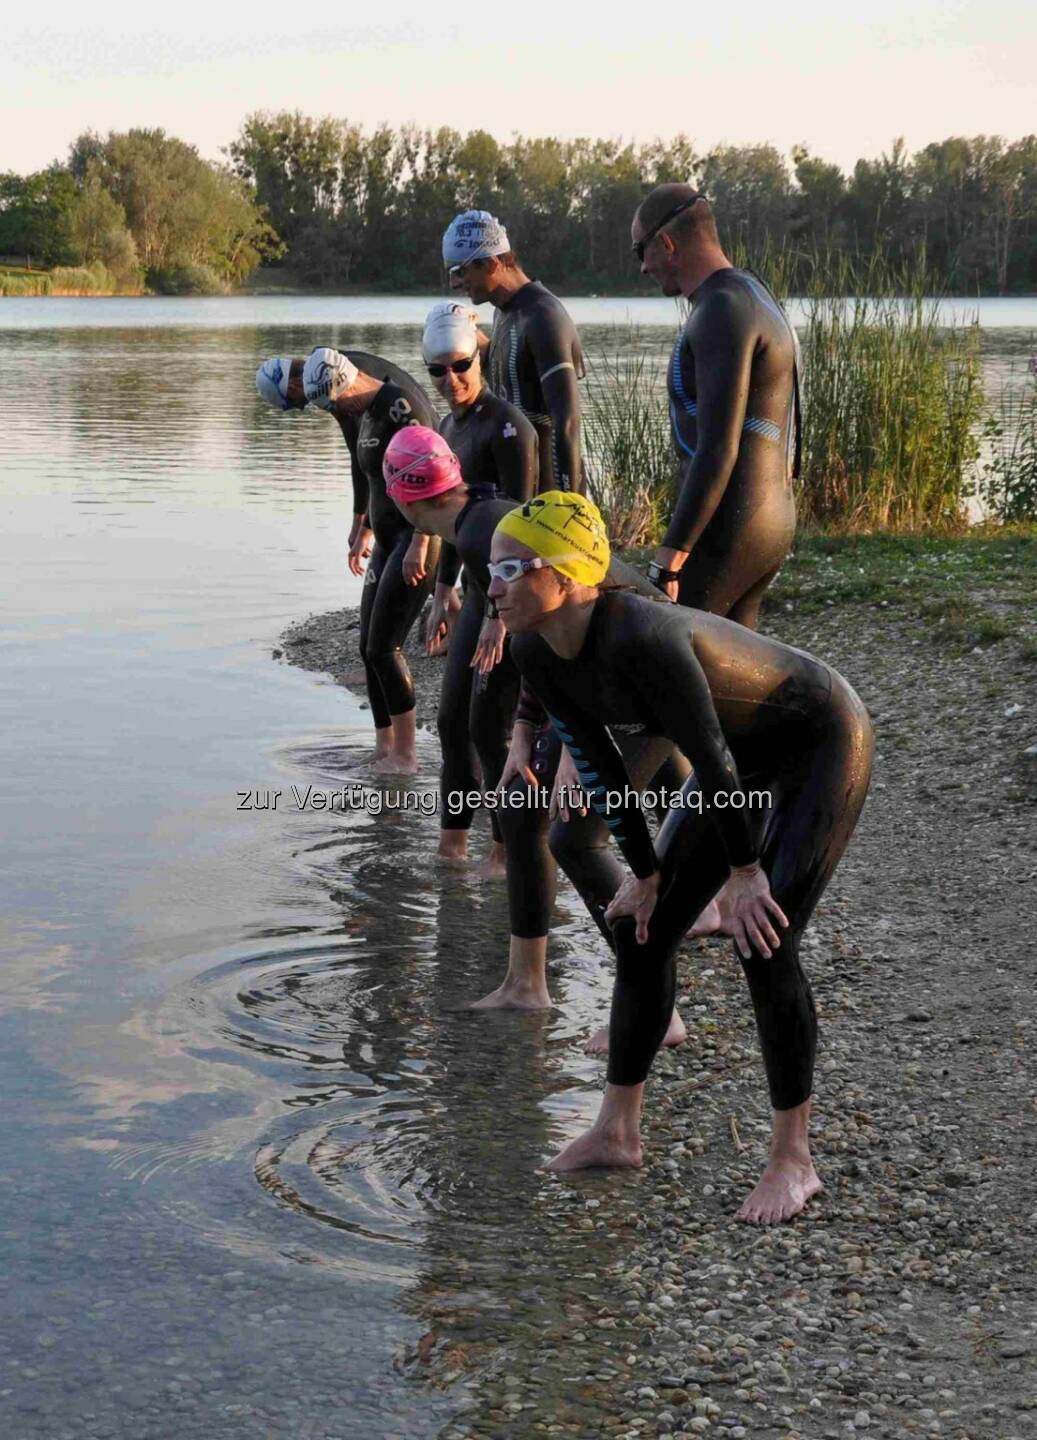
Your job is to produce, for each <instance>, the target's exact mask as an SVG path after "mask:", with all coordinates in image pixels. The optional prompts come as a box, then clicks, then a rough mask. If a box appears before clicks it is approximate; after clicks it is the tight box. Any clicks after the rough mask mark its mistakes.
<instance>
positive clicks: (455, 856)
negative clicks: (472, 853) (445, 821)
mask: <svg viewBox="0 0 1037 1440" xmlns="http://www.w3.org/2000/svg"><path fill="white" fill-rule="evenodd" d="M436 859H437V860H438V861H439V863H440V865H450V866H452V867H453V868H454V869H455V870H461V869H463V868H464V866H465V865H467V864H468V831H467V830H441V831H440V832H439V849H438V850H437V851H436Z"/></svg>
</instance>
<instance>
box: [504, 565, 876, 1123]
mask: <svg viewBox="0 0 1037 1440" xmlns="http://www.w3.org/2000/svg"><path fill="white" fill-rule="evenodd" d="M512 652H513V655H514V659H515V663H516V664H517V665H518V667H519V669H520V671H521V674H522V677H523V680H524V681H525V682H528V684H529V685H530V686H531V687H532V688H533V690H534V691H535V693H536V697H537V699H538V700H539V701H541V702H542V703H543V704H544V705H545V706H546V707H547V710H548V713H549V714H550V716H551V718H552V721H553V724H554V726H555V729H556V730H557V731H558V733H559V734H560V735H561V737H562V739H563V740H564V742H565V744H566V745H567V746H568V747H569V749H570V751H571V753H572V755H573V757H574V759H575V762H576V765H577V768H578V770H579V773H580V776H581V780H582V782H583V785H584V788H585V789H586V790H587V792H588V793H589V794H590V795H591V796H592V799H593V803H594V805H595V807H596V808H597V807H602V810H601V815H600V819H599V825H600V826H602V827H607V830H608V831H611V833H612V835H613V836H614V837H615V839H616V841H617V842H618V844H619V847H620V849H621V851H622V853H623V856H624V858H625V859H626V861H627V863H628V864H629V865H630V867H631V869H632V870H633V871H634V873H635V875H638V876H640V877H642V878H643V877H646V876H649V875H652V874H654V873H655V872H656V870H659V871H660V872H661V878H660V884H659V898H658V902H657V904H656V907H655V910H654V912H653V914H652V917H651V920H650V922H649V927H648V941H647V943H646V944H645V945H639V944H638V943H637V941H636V938H635V926H634V923H633V921H632V920H626V919H624V920H621V921H619V922H617V924H616V925H615V926H614V930H613V933H614V940H615V948H616V985H615V990H614V992H613V1002H612V1017H611V1028H610V1040H609V1069H608V1078H609V1080H610V1081H611V1082H612V1083H613V1084H616V1085H634V1084H638V1083H639V1082H640V1081H642V1080H644V1078H645V1076H646V1075H647V1074H648V1071H649V1068H650V1066H651V1063H652V1058H653V1056H654V1055H655V1052H656V1050H657V1049H658V1047H659V1045H660V1043H661V1042H662V1038H663V1036H664V1035H665V1033H666V1028H667V1025H668V1024H669V1020H670V1016H671V1014H672V1011H673V1002H674V993H675V974H676V966H675V959H674V957H675V955H676V952H677V948H678V946H679V944H680V942H681V940H682V939H683V937H684V935H685V934H686V932H687V930H688V927H689V925H690V924H691V922H692V921H693V920H694V918H695V917H696V915H698V914H699V912H700V911H701V910H702V907H703V906H704V905H705V904H706V903H707V901H709V900H710V899H711V898H712V896H713V895H715V894H716V892H717V890H718V889H719V888H720V886H721V885H722V884H723V882H724V880H725V879H726V878H727V876H728V873H729V866H730V865H741V864H747V863H749V862H751V861H752V860H754V859H757V858H759V860H760V861H761V863H762V865H763V868H764V870H765V871H766V873H767V876H768V878H769V881H770V886H771V893H772V894H773V896H774V898H775V899H776V900H777V902H778V904H779V905H780V906H781V908H782V909H783V911H784V912H785V914H786V916H787V917H788V919H789V928H788V929H787V930H781V929H780V928H779V927H775V928H776V929H778V933H779V935H780V936H781V944H780V946H779V947H778V949H777V950H776V951H775V952H774V953H773V954H772V955H771V958H770V959H768V960H764V959H762V958H760V957H758V956H757V955H756V954H755V953H754V954H753V956H752V958H751V959H749V960H743V961H742V967H743V970H744V971H745V975H746V978H747V980H748V982H749V989H750V992H751V994H752V1001H753V1008H754V1010H755V1013H756V1024H757V1029H758V1031H759V1036H760V1044H761V1048H762V1051H763V1058H764V1065H765V1067H766V1071H767V1079H768V1083H769V1087H770V1094H771V1103H772V1104H773V1106H774V1108H775V1109H777V1110H788V1109H793V1108H794V1107H795V1106H797V1105H800V1104H801V1103H802V1102H803V1101H804V1100H805V1099H806V1098H807V1097H808V1096H809V1094H810V1092H811V1087H812V1076H813V1063H814V1051H815V1044H816V1031H817V1021H816V1017H815V1013H814V1003H813V998H812V996H811V992H810V986H809V983H808V981H807V978H806V976H805V974H804V972H803V969H802V966H801V965H800V962H799V939H800V936H801V934H802V932H803V927H804V926H805V925H806V923H807V920H808V919H809V917H810V914H811V912H812V911H813V909H814V906H815V905H816V903H817V900H818V897H819V896H820V895H821V893H822V891H823V890H824V888H825V885H826V884H827V882H828V879H829V877H830V876H831V874H832V871H833V870H834V868H835V865H836V863H837V861H838V860H839V857H840V856H841V854H842V852H843V850H844V849H845V846H846V843H847V841H848V840H849V838H850V835H851V834H852V832H853V828H854V825H855V824H856V821H857V817H858V815H859V814H860V810H861V807H862V805H863V803H864V798H865V795H866V793H867V788H868V781H869V777H870V773H871V757H872V749H873V737H872V729H871V722H870V720H869V718H868V714H867V711H866V710H865V708H864V706H863V704H862V703H861V701H860V700H859V699H858V697H857V695H856V694H855V693H854V691H853V690H852V689H851V688H850V686H849V685H848V684H847V683H846V681H845V680H843V678H842V677H841V676H840V675H838V674H837V673H836V672H835V671H834V670H831V669H829V667H828V666H826V665H823V664H822V663H821V662H820V661H819V660H815V659H814V658H813V657H812V656H810V655H806V654H804V653H803V651H801V650H794V649H792V648H791V647H790V646H787V645H781V644H779V643H778V642H777V641H774V640H769V639H766V638H764V637H763V636H760V635H757V634H755V633H754V632H753V631H751V630H748V629H746V628H745V627H744V626H740V625H736V624H734V623H733V622H732V621H730V620H725V619H722V618H721V617H719V616H716V615H710V614H706V613H704V612H702V611H698V610H689V609H685V608H684V607H683V606H679V605H678V606H663V605H659V604H653V603H646V602H645V601H644V600H643V599H642V598H641V597H639V596H636V595H630V594H626V593H611V594H610V593H607V592H606V593H605V594H604V595H602V597H601V598H600V599H599V600H598V602H597V604H596V606H595V610H594V614H593V617H592V620H591V624H590V628H589V629H588V631H587V635H586V638H585V640H584V643H583V646H582V648H581V649H580V652H579V654H578V655H577V656H576V657H575V658H574V659H572V660H563V659H562V658H561V657H559V656H558V655H556V654H555V653H554V652H553V651H552V650H551V648H550V647H549V646H548V644H547V643H546V641H544V640H543V639H541V638H540V637H539V636H537V635H533V634H527V635H519V636H515V637H514V638H513V640H512ZM632 726H636V727H639V728H640V730H641V732H642V733H643V734H644V735H646V736H649V735H654V736H657V737H661V738H664V739H667V740H669V741H671V742H673V743H674V744H676V745H678V746H679V747H680V749H681V750H682V751H683V752H684V753H685V754H686V755H687V756H688V757H689V758H690V759H691V761H692V764H693V765H694V767H695V777H694V778H693V779H691V780H689V781H688V782H687V784H686V785H685V787H684V791H683V792H682V793H683V796H684V799H685V801H687V800H688V798H689V797H690V796H692V794H693V793H694V792H695V791H696V790H698V789H699V788H701V792H702V795H703V797H704V799H705V801H706V802H707V806H708V808H704V810H703V812H702V813H701V814H699V813H697V812H696V810H695V809H694V808H691V807H690V806H687V807H686V808H674V809H672V810H671V811H670V812H669V814H668V816H667V819H666V821H665V823H664V825H663V827H662V830H661V831H660V834H659V837H658V841H657V844H656V846H655V847H653V845H652V839H651V836H650V834H649V831H648V827H647V824H646V822H645V818H644V815H643V814H642V813H641V811H640V809H639V808H638V807H637V805H636V804H631V803H624V804H620V805H618V806H616V807H613V808H608V807H607V805H606V802H605V799H604V797H605V795H606V793H607V792H609V791H613V792H619V793H620V794H622V793H623V792H624V791H625V788H626V786H627V784H628V773H627V769H626V767H625V766H624V764H623V760H622V757H621V756H620V754H619V753H618V751H617V748H616V743H615V740H616V738H617V736H616V731H617V729H618V730H621V731H626V732H629V730H630V727H632ZM606 727H610V728H611V730H612V732H613V733H612V734H611V735H610V733H609V729H608V728H606ZM740 789H741V790H742V791H743V793H746V794H747V793H748V792H750V791H769V792H770V796H771V804H770V806H769V807H766V806H762V805H761V806H758V807H757V808H748V807H747V808H734V807H731V806H730V805H726V804H725V803H717V804H710V802H711V801H712V797H714V796H718V797H720V798H721V801H722V802H724V801H726V799H727V798H729V797H730V796H731V795H732V794H734V793H735V792H737V791H739V790H740ZM601 833H602V836H603V837H604V835H605V834H606V833H607V832H606V831H605V830H604V829H602V832H601ZM584 866H585V869H584V873H583V875H582V878H581V885H580V888H581V891H582V893H583V894H584V898H585V899H587V900H588V902H589V903H590V904H591V906H592V911H593V910H594V909H595V907H596V908H597V909H598V910H599V911H600V909H601V907H602V906H603V904H604V903H607V901H608V899H609V898H610V897H611V895H612V894H614V893H615V891H616V890H617V889H618V886H619V882H620V880H621V877H622V871H621V868H620V866H619V865H618V864H617V862H616V860H615V857H614V856H613V855H610V854H609V851H608V848H607V846H606V844H605V843H604V838H603V841H602V844H601V847H600V848H599V849H597V850H588V851H586V852H585V854H584Z"/></svg>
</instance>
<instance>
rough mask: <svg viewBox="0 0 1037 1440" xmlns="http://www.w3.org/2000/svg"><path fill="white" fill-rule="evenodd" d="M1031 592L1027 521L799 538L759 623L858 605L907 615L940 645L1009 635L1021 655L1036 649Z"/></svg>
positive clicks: (1036, 545)
mask: <svg viewBox="0 0 1037 1440" xmlns="http://www.w3.org/2000/svg"><path fill="white" fill-rule="evenodd" d="M1035 594H1037V525H1034V524H1028V525H1017V526H1012V527H997V528H996V529H995V528H993V527H989V528H988V527H980V528H977V529H976V530H974V531H968V532H966V533H964V534H944V535H932V536H921V535H889V534H878V535H825V534H810V533H806V534H801V535H799V536H798V537H797V540H796V546H795V550H794V552H793V554H792V555H791V556H790V557H789V559H788V560H787V561H786V563H785V565H784V567H783V569H782V572H781V574H780V576H779V577H778V579H777V580H776V581H775V583H774V585H772V586H771V588H770V590H769V591H768V592H767V595H766V596H765V598H764V607H763V608H764V616H765V617H766V615H767V614H768V613H775V612H779V611H782V610H785V611H787V610H789V609H790V608H791V609H793V610H795V611H796V612H798V613H799V614H820V613H824V612H826V611H828V610H831V609H835V608H838V607H842V606H846V605H867V606H871V607H872V608H875V609H889V610H897V611H901V612H907V613H909V614H913V615H915V616H916V617H917V618H918V619H919V621H921V622H923V623H924V625H925V628H926V631H927V633H929V634H930V635H931V636H932V638H933V639H935V640H937V641H939V642H941V643H946V644H950V645H954V646H960V647H962V648H971V647H972V646H975V645H991V644H996V643H998V642H999V641H1001V640H1007V639H1016V640H1018V641H1020V643H1021V645H1022V648H1023V650H1024V652H1028V651H1030V650H1031V649H1033V648H1035V647H1037V614H1035V608H1037V607H1035V606H1034V595H1035ZM764 628H766V619H765V620H764ZM1028 658H1029V657H1028Z"/></svg>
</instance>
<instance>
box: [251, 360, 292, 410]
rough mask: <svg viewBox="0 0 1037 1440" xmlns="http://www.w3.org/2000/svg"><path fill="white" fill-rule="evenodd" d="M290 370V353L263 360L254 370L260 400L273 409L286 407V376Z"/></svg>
mask: <svg viewBox="0 0 1037 1440" xmlns="http://www.w3.org/2000/svg"><path fill="white" fill-rule="evenodd" d="M291 370H292V360H291V356H290V355H275V356H272V357H271V358H270V359H269V360H264V361H263V363H262V365H260V367H259V369H258V370H257V371H256V389H257V390H258V391H259V397H260V399H261V400H265V401H266V403H267V404H268V405H272V406H273V407H274V409H275V410H287V409H288V377H289V375H290V374H291Z"/></svg>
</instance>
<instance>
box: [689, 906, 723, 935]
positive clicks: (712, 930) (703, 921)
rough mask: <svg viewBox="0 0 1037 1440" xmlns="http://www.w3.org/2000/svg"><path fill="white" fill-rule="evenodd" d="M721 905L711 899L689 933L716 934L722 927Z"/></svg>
mask: <svg viewBox="0 0 1037 1440" xmlns="http://www.w3.org/2000/svg"><path fill="white" fill-rule="evenodd" d="M721 925H722V921H721V919H720V906H719V905H718V904H717V902H716V901H715V900H711V901H710V902H709V904H708V905H707V906H706V908H705V910H703V912H702V914H701V915H700V916H699V918H698V919H697V920H696V921H695V923H694V925H692V927H691V929H690V930H689V931H688V934H689V935H716V934H718V933H719V931H720V929H721Z"/></svg>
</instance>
